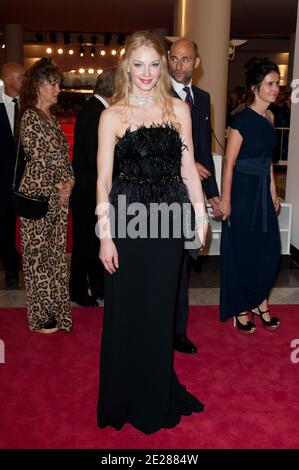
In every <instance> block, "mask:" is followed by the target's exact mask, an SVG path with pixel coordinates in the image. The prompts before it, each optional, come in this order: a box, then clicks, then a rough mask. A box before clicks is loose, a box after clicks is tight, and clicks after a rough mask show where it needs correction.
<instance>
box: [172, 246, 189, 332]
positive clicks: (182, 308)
mask: <svg viewBox="0 0 299 470" xmlns="http://www.w3.org/2000/svg"><path fill="white" fill-rule="evenodd" d="M191 263H192V259H191V256H190V255H189V252H188V250H184V255H183V261H182V267H181V275H180V281H179V288H178V294H177V303H176V323H175V333H176V334H180V335H185V334H186V330H187V321H188V311H189V296H188V288H189V278H190V272H191Z"/></svg>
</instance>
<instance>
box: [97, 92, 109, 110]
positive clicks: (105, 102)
mask: <svg viewBox="0 0 299 470" xmlns="http://www.w3.org/2000/svg"><path fill="white" fill-rule="evenodd" d="M94 96H95V97H96V98H97V99H98V100H100V101H101V103H103V105H104V106H105V108H108V107H109V103H108V102H107V101H106V100H105V99H104V98H103V97H102V96H100V95H98V94H96V93H95V94H94Z"/></svg>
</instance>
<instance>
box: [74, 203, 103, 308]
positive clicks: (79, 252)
mask: <svg viewBox="0 0 299 470" xmlns="http://www.w3.org/2000/svg"><path fill="white" fill-rule="evenodd" d="M72 216H73V217H72V225H73V249H72V261H71V275H70V295H71V298H77V299H78V298H80V297H82V296H84V295H86V294H87V291H88V288H90V290H91V294H92V295H93V296H96V297H97V296H101V297H103V295H104V267H103V265H102V263H101V261H100V259H99V249H100V242H99V239H98V238H97V236H96V234H95V225H96V222H97V219H96V216H95V214H94V204H90V205H84V206H83V205H82V206H77V205H73V206H72Z"/></svg>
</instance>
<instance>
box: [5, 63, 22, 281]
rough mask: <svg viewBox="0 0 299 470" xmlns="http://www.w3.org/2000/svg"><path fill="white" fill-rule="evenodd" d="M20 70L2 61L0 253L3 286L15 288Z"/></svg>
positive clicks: (17, 256) (17, 255)
mask: <svg viewBox="0 0 299 470" xmlns="http://www.w3.org/2000/svg"><path fill="white" fill-rule="evenodd" d="M24 72H25V71H24V68H23V67H22V66H21V65H19V64H15V63H12V62H11V63H6V64H4V65H3V66H2V70H1V77H2V80H3V83H4V90H3V96H1V99H0V145H1V151H0V256H1V258H2V261H3V265H4V270H5V287H6V289H16V288H18V287H19V275H18V266H19V254H18V253H17V250H16V214H15V211H14V209H13V207H12V204H11V189H12V183H13V175H14V168H15V163H16V155H17V148H18V117H19V116H18V114H19V94H20V90H21V86H22V82H23V79H24ZM2 98H3V99H2ZM20 151H21V150H20Z"/></svg>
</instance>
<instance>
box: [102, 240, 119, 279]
mask: <svg viewBox="0 0 299 470" xmlns="http://www.w3.org/2000/svg"><path fill="white" fill-rule="evenodd" d="M99 257H100V260H101V261H102V263H103V265H104V268H105V269H106V270H107V271H108V273H109V274H113V273H115V272H116V270H117V268H118V267H119V265H118V253H117V249H116V246H115V244H114V242H113V241H112V240H111V238H104V239H102V240H101V248H100V254H99Z"/></svg>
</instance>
